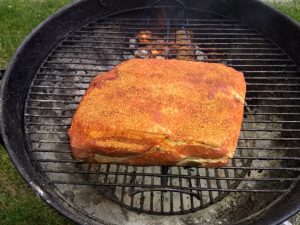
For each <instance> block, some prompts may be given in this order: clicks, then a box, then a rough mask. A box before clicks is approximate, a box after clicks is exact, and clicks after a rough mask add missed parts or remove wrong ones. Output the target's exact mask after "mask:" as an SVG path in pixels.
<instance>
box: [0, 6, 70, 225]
mask: <svg viewBox="0 0 300 225" xmlns="http://www.w3.org/2000/svg"><path fill="white" fill-rule="evenodd" d="M69 2H71V0H0V68H6V66H7V65H8V63H9V60H10V58H11V57H12V55H13V53H14V52H15V50H16V48H17V47H18V46H19V45H20V44H21V42H22V41H23V40H24V38H25V37H26V35H27V34H28V33H29V32H30V31H31V30H32V29H33V28H35V27H36V26H37V25H38V24H39V23H40V22H41V21H43V20H44V19H45V18H47V17H48V16H49V15H51V14H52V13H53V12H54V11H56V10H57V9H59V8H61V7H62V6H63V5H65V4H66V3H69ZM0 224H1V225H2V224H3V225H42V224H43V225H64V224H73V223H72V222H70V221H69V220H67V219H66V218H65V217H63V216H61V215H60V214H59V213H57V212H56V211H55V210H53V209H52V208H50V207H49V206H48V205H47V204H46V203H45V202H44V201H42V200H41V199H40V198H38V197H37V196H36V195H35V194H34V193H33V192H32V191H31V190H30V188H28V186H27V185H26V184H25V182H24V181H23V179H22V178H21V177H20V176H19V174H18V173H17V171H16V170H15V168H14V167H13V165H12V163H11V162H10V160H9V157H8V155H7V153H6V152H5V150H4V149H3V148H2V147H0Z"/></svg>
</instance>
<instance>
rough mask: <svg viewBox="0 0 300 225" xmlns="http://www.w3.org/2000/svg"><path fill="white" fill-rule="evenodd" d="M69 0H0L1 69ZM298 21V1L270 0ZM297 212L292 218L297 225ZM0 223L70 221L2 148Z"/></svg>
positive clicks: (43, 224) (60, 223)
mask: <svg viewBox="0 0 300 225" xmlns="http://www.w3.org/2000/svg"><path fill="white" fill-rule="evenodd" d="M70 2H72V0H0V69H5V68H6V67H7V65H8V63H9V60H10V58H11V57H12V55H13V53H14V52H15V50H16V48H17V47H18V46H19V45H20V44H21V42H22V41H23V39H24V38H25V36H26V35H27V34H28V33H29V32H30V31H31V30H32V29H33V28H35V27H36V26H37V25H38V24H39V23H40V22H42V21H43V20H44V19H45V18H47V17H48V16H49V15H51V14H52V13H53V12H55V11H56V10H57V9H59V8H61V7H62V6H63V5H65V4H67V3H70ZM269 2H272V3H270V4H272V5H273V6H274V7H276V8H277V9H279V10H280V11H282V12H284V13H285V14H288V15H290V16H291V17H292V18H293V19H295V20H296V21H298V22H299V23H300V0H292V1H289V2H290V3H287V4H285V3H280V1H275V2H274V1H270V0H269ZM299 217H300V216H299V215H297V216H295V217H294V218H293V219H291V222H292V223H294V225H299V224H300V222H299V221H300V220H299ZM0 224H1V225H64V224H70V225H71V224H73V223H72V222H71V221H69V220H68V219H66V218H64V217H63V216H61V215H60V214H58V213H57V212H56V211H55V210H53V209H51V208H50V207H49V206H48V205H47V204H46V203H44V202H43V201H42V200H41V199H39V198H38V197H37V196H36V195H35V194H33V192H32V191H31V190H30V189H29V188H28V186H27V185H26V184H25V182H24V181H23V179H22V178H21V177H20V176H19V174H18V173H17V171H16V170H15V168H14V167H13V165H12V163H11V162H10V160H9V157H8V155H7V153H6V152H5V150H4V149H3V148H2V147H0Z"/></svg>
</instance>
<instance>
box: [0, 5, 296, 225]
mask: <svg viewBox="0 0 300 225" xmlns="http://www.w3.org/2000/svg"><path fill="white" fill-rule="evenodd" d="M157 3H158V2H157V1H154V0H153V1H144V2H141V1H134V0H131V1H126V3H125V2H124V3H123V1H122V3H121V4H120V2H119V1H117V0H112V1H97V0H89V1H88V0H83V1H78V2H76V3H73V4H72V5H70V6H68V7H66V8H64V9H62V10H60V11H59V12H57V13H56V14H55V15H53V16H51V17H50V18H49V19H47V20H46V21H45V22H43V23H42V24H41V25H40V26H39V27H38V28H36V29H35V30H34V31H33V32H32V33H31V34H30V35H29V36H28V37H27V38H26V40H25V41H24V43H23V44H22V45H21V46H20V48H19V49H18V50H17V53H16V54H15V56H14V58H13V60H12V62H11V64H10V67H9V69H8V70H7V72H6V74H5V77H4V80H3V86H2V90H1V110H0V120H1V121H0V122H1V129H2V136H3V140H4V143H5V147H6V149H7V150H8V152H9V155H10V157H11V159H12V161H13V163H14V165H15V166H16V168H17V169H18V170H19V172H20V174H21V175H22V176H23V178H24V179H25V180H26V181H27V183H28V184H29V185H30V186H31V187H32V189H33V190H34V191H35V193H37V194H38V195H39V196H40V197H42V198H43V199H44V200H45V201H47V202H48V203H49V204H50V205H51V206H53V207H54V208H56V209H57V210H58V211H60V212H61V213H63V214H64V215H66V216H67V217H69V218H71V219H72V220H74V221H75V222H77V223H80V224H86V223H91V224H118V223H121V224H132V223H133V221H132V220H131V218H133V217H134V219H136V220H137V221H143V222H142V223H143V224H151V221H152V222H153V221H154V220H160V223H161V224H170V223H173V224H189V223H190V224H197V223H199V224H201V223H203V222H206V223H208V224H209V223H211V224H213V223H216V222H218V221H222V222H223V223H230V224H233V223H235V224H277V223H280V222H282V221H284V220H285V219H287V218H288V217H289V216H291V215H293V214H294V213H296V212H297V211H299V208H300V206H299V202H300V187H299V186H300V185H299V171H300V169H299V165H300V164H299V160H300V156H299V154H300V153H299V152H300V143H299V141H300V135H299V134H300V132H299V131H300V129H299V124H300V120H299V115H300V107H299V101H300V98H299V94H300V92H299V86H300V83H299V80H300V76H299V75H300V71H299V65H300V55H299V54H298V52H300V43H299V40H300V27H299V26H298V25H297V24H295V23H294V22H293V21H291V20H290V19H288V18H287V17H286V16H284V15H282V14H280V13H279V12H277V11H275V10H273V9H271V8H270V7H268V6H266V5H264V4H263V3H261V2H259V1H255V0H253V1H246V0H243V1H241V0H239V1H238V0H230V1H221V0H219V1H218V0H207V1H198V2H196V3H195V1H188V0H187V1H163V0H162V1H160V2H159V3H158V4H157ZM164 6H168V8H170V9H173V10H175V11H176V10H178V11H182V10H183V9H184V13H183V14H182V15H184V17H181V18H179V19H178V18H176V17H174V16H173V18H172V16H171V18H168V19H167V20H165V21H164V26H165V28H164V29H162V30H161V31H159V32H158V31H154V32H157V33H158V35H161V36H162V37H164V38H167V40H169V41H171V40H172V38H173V37H172V34H174V32H175V31H176V29H187V30H192V32H193V33H194V35H193V42H194V43H196V44H197V45H198V46H199V47H200V49H201V50H202V51H203V52H204V53H205V54H207V56H208V59H207V61H208V62H220V63H226V64H227V65H229V66H232V67H234V68H236V69H238V70H241V71H243V72H244V74H245V78H246V81H247V90H248V91H247V98H246V101H247V105H246V107H245V115H244V122H243V128H242V132H241V136H240V139H239V146H238V149H237V153H236V155H235V157H234V159H233V160H232V161H231V163H230V164H229V165H228V166H227V167H224V168H219V169H205V168H181V167H171V168H166V167H163V168H159V167H129V166H116V165H88V164H85V163H83V162H78V161H75V160H73V159H72V157H71V154H70V149H69V147H68V144H69V140H68V137H67V135H66V132H67V129H68V126H69V125H70V119H71V117H72V113H73V112H74V110H75V108H76V105H77V104H78V103H79V101H80V99H81V97H82V95H83V94H84V91H85V90H86V88H87V86H88V84H89V82H90V80H91V79H92V78H93V77H94V76H95V75H96V74H98V73H99V72H105V71H107V70H109V69H111V68H112V67H113V66H115V65H117V64H118V63H119V62H121V61H123V60H124V55H127V54H129V55H130V54H131V53H130V51H131V49H130V48H129V42H128V40H129V39H130V38H133V37H134V36H135V34H136V33H138V32H139V31H140V30H145V29H150V30H151V29H154V30H155V28H156V27H157V26H158V25H157V19H156V18H151V17H152V16H153V15H155V14H156V12H158V11H159V10H161V9H163V8H164ZM149 17H150V18H149ZM49 34H50V35H49ZM282 34H288V35H282ZM183 199H184V200H183ZM91 205H92V206H91ZM120 205H121V206H122V207H120ZM94 208H95V209H94ZM218 210H219V211H218ZM111 212H113V213H111ZM136 212H139V213H140V214H138V213H136ZM117 214H120V215H121V216H116V215H117ZM204 214H209V215H210V217H203V215H204ZM170 215H176V217H171V216H170ZM178 218H180V220H178ZM175 221H176V222H175ZM209 221H210V222H209ZM158 224H159V223H158Z"/></svg>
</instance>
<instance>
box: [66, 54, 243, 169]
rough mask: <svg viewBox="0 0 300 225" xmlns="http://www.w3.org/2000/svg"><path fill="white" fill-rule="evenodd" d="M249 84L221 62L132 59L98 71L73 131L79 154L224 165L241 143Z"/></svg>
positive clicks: (133, 161)
mask: <svg viewBox="0 0 300 225" xmlns="http://www.w3.org/2000/svg"><path fill="white" fill-rule="evenodd" d="M245 92H246V84H245V80H244V76H243V74H242V73H240V72H238V71H236V70H234V69H232V68H230V67H227V66H224V65H222V64H213V63H203V62H192V61H184V60H176V59H172V60H165V59H132V60H128V61H126V62H123V63H121V64H119V65H118V66H116V67H115V68H114V69H112V70H111V71H109V72H107V73H104V74H102V75H99V76H97V77H96V78H95V79H94V80H93V81H92V82H91V84H90V87H89V88H88V90H87V92H86V94H85V95H84V97H83V98H82V100H81V102H80V105H79V107H78V108H77V110H76V113H75V114H74V117H73V120H72V125H71V128H70V130H69V136H70V140H71V148H72V152H73V156H74V158H75V159H81V160H85V161H88V162H98V163H117V164H127V165H143V166H148V165H181V166H191V165H192V166H206V167H217V166H223V165H225V164H226V163H227V161H228V159H230V158H231V157H232V156H233V154H234V151H235V149H236V145H237V141H238V137H239V133H240V128H241V124H242V118H243V109H244V98H245Z"/></svg>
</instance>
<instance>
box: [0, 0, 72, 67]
mask: <svg viewBox="0 0 300 225" xmlns="http://www.w3.org/2000/svg"><path fill="white" fill-rule="evenodd" d="M69 2H71V0H0V68H5V67H6V66H7V64H8V61H9V60H10V58H11V56H12V55H13V53H14V52H15V50H16V48H17V47H18V46H19V45H20V44H21V42H22V41H23V39H24V37H25V36H26V35H27V34H28V33H29V32H30V31H31V30H32V29H33V28H34V27H36V26H37V25H38V24H39V23H40V22H41V21H43V20H44V19H45V18H47V17H48V16H49V15H50V14H52V13H53V12H54V11H56V10H57V9H58V8H61V7H62V6H63V5H64V4H66V3H69Z"/></svg>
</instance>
